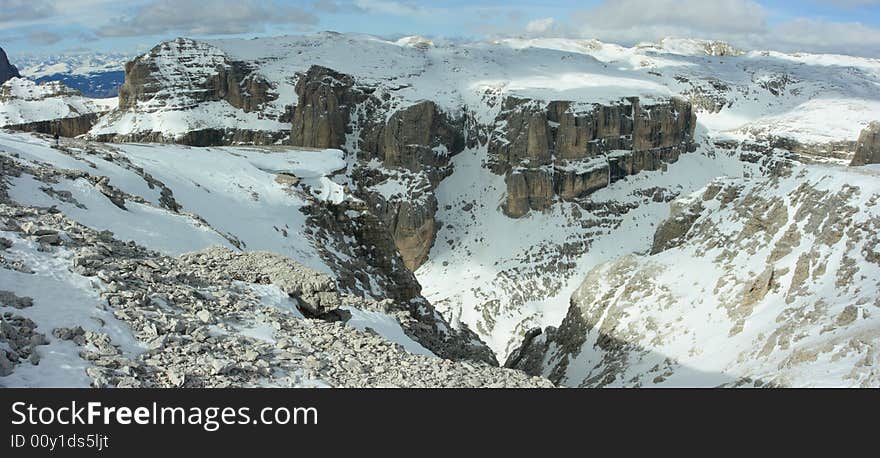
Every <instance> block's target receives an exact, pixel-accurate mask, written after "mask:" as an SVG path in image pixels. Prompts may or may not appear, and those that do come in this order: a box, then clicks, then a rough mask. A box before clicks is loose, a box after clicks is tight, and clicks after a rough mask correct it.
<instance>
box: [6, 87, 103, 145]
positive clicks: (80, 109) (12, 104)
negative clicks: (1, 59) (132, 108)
mask: <svg viewBox="0 0 880 458" xmlns="http://www.w3.org/2000/svg"><path fill="white" fill-rule="evenodd" d="M115 107H116V99H90V98H87V97H84V96H83V95H82V94H81V93H80V92H79V91H76V90H73V89H71V88H69V87H67V86H65V85H64V84H63V83H61V82H58V81H49V82H45V83H35V82H33V81H31V80H29V79H26V78H12V79H10V80H8V81H6V82H5V83H3V84H2V85H0V127H7V128H14V129H16V130H25V131H31V132H42V133H46V134H59V135H62V136H65V137H75V136H77V135H82V134H84V133H86V132H88V131H89V130H90V129H91V128H92V125H93V124H94V123H95V122H96V121H97V119H98V116H99V115H100V114H102V113H105V112H107V111H110V110H111V109H113V108H115Z"/></svg>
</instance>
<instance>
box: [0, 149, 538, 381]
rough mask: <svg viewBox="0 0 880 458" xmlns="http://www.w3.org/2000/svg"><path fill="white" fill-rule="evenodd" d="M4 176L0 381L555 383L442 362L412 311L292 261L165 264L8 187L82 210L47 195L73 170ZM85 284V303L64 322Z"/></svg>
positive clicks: (7, 158)
mask: <svg viewBox="0 0 880 458" xmlns="http://www.w3.org/2000/svg"><path fill="white" fill-rule="evenodd" d="M0 175H2V181H0V183H2V184H0V186H2V188H0V217H2V229H0V247H2V252H0V264H2V268H3V269H2V272H0V273H2V274H3V277H2V285H3V288H4V290H3V291H0V301H2V304H0V305H2V307H3V308H4V311H3V315H2V324H0V377H2V378H0V384H4V385H9V386H20V385H25V386H27V385H31V384H43V385H45V384H49V385H52V384H57V385H60V386H69V385H75V384H76V383H74V382H75V381H77V380H80V377H79V376H80V375H81V374H79V373H78V371H83V374H84V375H87V377H88V381H89V383H90V384H91V385H92V386H95V387H229V386H279V387H301V386H334V387H441V386H444V387H493V386H494V387H502V386H503V387H552V386H553V385H552V384H551V383H550V382H549V381H547V380H545V379H542V378H538V377H530V376H527V375H525V374H524V373H523V372H520V371H517V370H510V369H503V368H499V367H493V366H492V365H490V364H488V363H486V362H483V361H473V360H471V361H466V360H461V361H453V360H451V359H444V358H439V357H437V356H435V354H434V353H432V352H431V351H430V350H428V349H427V348H425V346H423V345H422V344H421V343H419V342H417V340H418V339H421V340H423V341H424V342H425V345H428V346H432V343H431V341H430V339H431V337H430V336H431V335H432V331H429V330H425V329H424V326H425V325H424V324H420V323H419V322H418V320H416V319H414V318H413V316H412V315H410V313H409V312H408V311H406V308H401V307H400V306H399V305H397V304H395V301H393V300H380V301H377V300H373V299H366V298H363V297H357V296H353V295H350V294H347V293H344V292H342V291H340V290H339V289H337V287H336V285H335V282H334V280H333V279H332V278H330V277H328V276H327V275H326V274H323V273H320V272H317V271H315V270H313V269H310V268H307V267H305V266H303V265H301V264H299V263H297V262H295V261H293V260H291V259H289V258H286V257H283V256H280V255H277V254H272V253H268V252H258V251H254V252H242V251H239V250H233V249H229V248H224V247H216V246H215V247H210V248H207V249H204V250H201V251H197V252H193V253H185V254H182V255H179V256H167V255H163V254H161V253H159V252H157V251H155V250H150V249H148V248H145V247H144V246H141V245H139V244H138V243H135V242H133V241H122V240H120V239H118V238H117V237H116V236H114V234H113V233H111V232H110V231H99V230H95V229H92V228H89V227H87V226H85V225H83V224H80V223H79V222H77V221H74V220H72V219H71V218H69V217H67V216H65V215H64V214H62V213H61V211H60V210H58V209H57V208H55V207H38V206H32V205H23V204H20V203H18V202H15V201H14V200H12V199H11V198H10V197H9V194H8V184H9V180H10V179H20V178H22V177H33V179H35V180H37V181H38V182H41V183H43V185H42V186H43V191H42V192H44V193H46V194H47V195H51V196H53V198H56V199H58V202H59V203H62V202H64V203H68V204H71V205H74V206H80V207H85V206H86V205H84V204H83V203H81V202H79V201H78V200H77V196H76V195H74V194H72V193H71V192H68V191H63V190H60V189H55V188H53V186H56V187H57V186H58V183H59V182H65V180H67V179H71V178H77V177H79V178H80V179H82V178H83V177H87V175H84V174H82V173H81V172H78V171H72V170H66V169H59V168H56V167H54V166H52V165H49V164H40V165H31V164H27V163H23V162H21V161H20V160H19V159H18V157H16V155H14V154H13V155H9V154H7V153H4V154H3V156H2V157H0ZM87 186H89V187H92V186H93V187H94V189H96V190H97V191H98V192H101V193H102V194H101V195H102V196H103V198H106V199H108V200H110V201H111V202H112V203H113V205H114V206H116V207H117V208H118V207H119V206H121V207H123V208H124V207H125V206H126V205H127V206H128V208H129V209H132V210H133V206H136V205H137V203H136V202H137V198H136V197H135V196H132V195H128V194H126V193H125V192H123V191H120V190H118V189H115V188H113V187H112V186H111V185H109V184H108V182H107V180H100V179H96V180H95V181H94V182H88V184H87ZM120 210H121V209H120ZM93 211H97V210H93ZM61 287H68V288H70V290H69V291H64V290H60V288H61ZM55 289H59V290H57V291H54V292H52V294H54V295H55V301H54V302H48V301H46V300H45V299H44V298H45V297H46V295H47V294H49V292H50V290H55ZM82 290H85V291H86V294H87V295H90V296H89V297H90V298H92V299H93V300H94V302H93V303H92V304H91V308H90V309H89V308H88V307H87V308H86V311H85V313H84V314H83V315H81V317H80V318H77V317H76V316H71V317H69V318H67V317H64V315H69V314H73V313H74V312H73V311H70V312H65V311H63V310H64V306H65V305H66V303H67V302H70V303H71V304H72V305H70V306H69V308H71V309H74V305H73V304H74V303H76V302H77V300H76V299H75V298H76V297H78V296H77V294H81V293H82ZM29 291H31V292H32V293H33V295H34V296H35V297H31V296H29V295H28V294H29ZM65 298H68V299H66V300H65ZM59 307H62V308H61V309H59ZM89 310H90V311H89ZM58 315H62V317H61V318H58ZM53 316H54V317H55V318H53ZM65 319H66V320H67V321H66V322H65V323H64V324H65V325H64V326H53V323H59V322H60V321H64V320H65ZM371 319H372V320H373V321H371ZM77 320H79V322H78V323H77ZM346 322H348V324H346ZM373 328H377V329H379V330H380V332H381V331H384V334H385V335H384V336H383V335H382V334H380V333H377V332H376V330H374V329H373ZM389 329H390V330H391V331H390V332H391V333H390V334H389V331H388V330H389ZM404 329H406V330H407V331H404ZM418 329H421V332H420V331H418ZM395 331H396V333H395ZM407 334H410V335H412V336H413V337H409V336H408V335H407ZM389 335H390V336H392V338H391V339H389V337H388V336H389ZM414 339H416V340H414ZM401 342H402V344H401ZM435 345H436V343H435ZM65 352H66V353H65ZM64 354H69V355H71V356H72V357H73V358H79V359H81V361H73V360H70V359H68V360H67V365H68V366H69V367H70V370H69V373H64V372H65V369H64V367H65V365H62V364H60V362H59V361H57V360H56V358H57V357H58V355H64ZM477 358H479V357H477ZM41 366H42V367H41ZM53 366H55V367H53ZM59 372H60V374H59Z"/></svg>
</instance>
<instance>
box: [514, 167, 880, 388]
mask: <svg viewBox="0 0 880 458" xmlns="http://www.w3.org/2000/svg"><path fill="white" fill-rule="evenodd" d="M878 178H880V171H878V170H877V169H876V168H875V169H871V168H859V169H854V168H843V167H826V166H795V167H794V168H793V169H792V170H791V171H790V173H787V174H784V175H783V176H781V177H770V178H759V179H751V180H749V179H732V178H728V179H718V180H715V181H713V182H712V183H711V184H710V185H709V186H707V187H706V188H704V189H702V190H700V191H697V192H695V193H692V194H690V195H687V196H684V197H682V198H681V199H680V200H679V201H677V202H676V204H677V206H678V207H679V208H681V209H682V210H681V211H679V212H678V213H677V215H674V216H673V218H672V220H671V221H673V220H674V221H677V223H675V224H672V225H664V230H666V231H670V230H671V231H672V232H673V233H671V234H670V233H668V232H664V231H662V230H661V231H659V232H658V238H657V239H656V241H657V244H656V245H655V247H654V251H655V252H658V253H657V254H654V255H646V254H633V255H626V256H622V257H619V258H617V259H615V260H613V261H611V262H607V263H603V264H601V265H599V266H598V267H596V268H595V269H593V270H592V271H591V272H590V273H589V274H588V275H587V276H586V279H585V280H584V281H583V283H582V284H581V285H580V287H579V288H578V289H577V291H576V292H575V293H574V295H573V296H572V300H571V307H570V308H569V310H568V315H567V316H566V318H565V320H564V321H563V322H562V324H561V325H560V326H559V328H558V329H549V330H548V332H546V333H545V334H543V335H540V336H538V337H537V338H535V339H534V340H533V341H532V342H531V343H530V344H529V345H527V346H526V349H525V350H524V351H523V353H522V355H520V358H521V359H520V360H519V362H518V363H517V364H516V366H517V367H521V368H530V370H531V371H534V372H543V373H544V374H545V375H548V376H550V378H551V379H553V380H555V381H558V382H562V383H564V384H567V385H570V386H649V385H659V386H715V385H721V384H725V385H748V386H753V385H755V386H761V385H768V384H769V385H776V386H855V387H858V386H861V387H876V386H877V385H878V384H880V372H878V371H877V369H876V367H877V365H878V362H880V360H878V352H877V345H878V343H880V334H878V329H880V326H878V321H877V320H878V317H880V315H878V314H877V308H878V307H880V297H878V295H877V291H878V290H880V262H878V260H880V239H878V237H877V229H878V227H880V206H878V204H880V181H878ZM687 215H693V216H691V217H688V216H687ZM689 224H692V226H689ZM664 242H665V243H664Z"/></svg>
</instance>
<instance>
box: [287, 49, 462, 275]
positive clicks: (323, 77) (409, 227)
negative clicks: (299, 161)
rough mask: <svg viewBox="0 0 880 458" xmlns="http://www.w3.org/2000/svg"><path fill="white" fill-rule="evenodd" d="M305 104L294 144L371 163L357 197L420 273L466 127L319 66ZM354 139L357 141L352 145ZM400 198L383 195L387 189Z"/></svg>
mask: <svg viewBox="0 0 880 458" xmlns="http://www.w3.org/2000/svg"><path fill="white" fill-rule="evenodd" d="M296 92H297V97H298V103H297V106H296V109H295V110H294V114H293V121H292V124H293V126H292V129H291V137H290V140H291V142H292V143H293V144H294V145H297V146H308V147H318V148H342V149H351V148H354V149H355V151H352V153H355V152H356V153H357V155H358V157H359V158H360V159H362V160H364V161H371V160H378V161H380V162H381V164H382V165H383V167H384V168H385V169H386V171H384V172H383V171H380V170H377V169H376V168H375V167H364V168H361V169H360V171H359V172H357V173H355V174H354V175H353V178H354V179H355V182H357V183H358V184H359V186H358V190H359V191H358V194H359V195H360V196H361V197H363V198H364V199H365V200H366V201H367V202H369V203H370V204H371V205H370V208H371V211H372V212H374V213H375V214H376V215H377V216H378V217H379V219H380V220H381V221H382V222H383V223H384V225H385V227H386V228H387V230H388V231H389V232H390V233H391V234H392V236H393V238H394V241H395V243H396V246H397V248H398V249H399V250H400V253H401V255H402V256H403V259H404V262H405V265H406V266H407V267H408V268H409V269H411V270H415V269H416V268H418V267H419V265H421V264H422V263H423V262H424V261H425V259H427V256H428V251H430V249H431V245H432V244H433V242H434V236H435V234H436V230H437V222H436V221H435V220H434V213H435V212H436V211H437V200H436V198H435V197H434V194H433V190H434V188H436V186H437V185H438V184H439V182H440V180H442V179H443V178H444V177H446V176H448V175H449V174H450V173H451V172H452V169H451V167H450V166H449V159H450V157H451V156H452V155H454V154H456V153H458V152H460V151H461V150H462V149H464V124H463V121H462V120H459V119H456V118H453V117H451V116H449V115H447V114H446V113H444V112H442V111H441V110H440V109H439V108H438V107H437V104H436V103H434V102H432V101H429V100H426V101H420V102H417V103H414V104H411V105H404V106H398V105H397V104H395V103H393V102H395V100H393V96H391V95H390V94H389V93H388V92H386V91H385V90H384V88H377V87H370V86H363V85H358V84H357V83H356V81H355V80H354V78H352V77H351V76H349V75H344V74H341V73H339V72H336V71H334V70H332V69H329V68H325V67H321V66H312V67H311V68H310V69H309V70H308V71H307V72H306V73H305V74H304V75H302V76H301V77H300V79H299V80H298V82H297V85H296ZM349 135H351V138H349ZM392 187H394V188H396V191H398V192H392V193H390V194H388V193H386V194H383V193H382V192H380V190H381V189H385V190H389V189H390V188H392Z"/></svg>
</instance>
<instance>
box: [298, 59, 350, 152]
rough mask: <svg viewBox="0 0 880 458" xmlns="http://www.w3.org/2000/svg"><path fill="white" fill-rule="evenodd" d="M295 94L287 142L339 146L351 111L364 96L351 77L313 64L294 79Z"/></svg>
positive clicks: (311, 145)
mask: <svg viewBox="0 0 880 458" xmlns="http://www.w3.org/2000/svg"><path fill="white" fill-rule="evenodd" d="M296 95H297V97H298V103H297V107H296V110H295V111H294V113H293V127H292V129H291V133H290V142H291V144H292V145H295V146H308V147H312V148H343V147H344V146H345V134H346V133H348V132H349V130H348V129H349V122H350V120H351V114H352V112H353V111H354V110H355V109H356V108H357V107H356V106H357V104H358V103H361V102H363V101H364V100H365V99H366V94H365V93H364V92H363V91H362V90H361V89H360V88H356V87H355V82H354V78H352V77H350V76H348V75H344V74H342V73H339V72H337V71H335V70H331V69H329V68H326V67H321V66H319V65H313V66H312V67H311V68H309V70H308V72H306V73H305V74H304V75H303V76H301V77H300V79H299V80H298V81H297V83H296Z"/></svg>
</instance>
